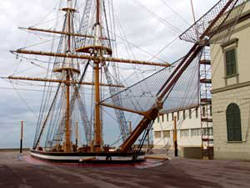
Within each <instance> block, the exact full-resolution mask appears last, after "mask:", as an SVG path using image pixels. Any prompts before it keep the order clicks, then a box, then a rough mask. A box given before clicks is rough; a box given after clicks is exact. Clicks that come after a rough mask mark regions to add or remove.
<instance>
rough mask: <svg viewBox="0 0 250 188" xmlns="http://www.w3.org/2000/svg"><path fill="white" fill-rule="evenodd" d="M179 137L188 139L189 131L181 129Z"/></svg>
mask: <svg viewBox="0 0 250 188" xmlns="http://www.w3.org/2000/svg"><path fill="white" fill-rule="evenodd" d="M180 137H181V138H183V137H189V129H183V130H181V131H180Z"/></svg>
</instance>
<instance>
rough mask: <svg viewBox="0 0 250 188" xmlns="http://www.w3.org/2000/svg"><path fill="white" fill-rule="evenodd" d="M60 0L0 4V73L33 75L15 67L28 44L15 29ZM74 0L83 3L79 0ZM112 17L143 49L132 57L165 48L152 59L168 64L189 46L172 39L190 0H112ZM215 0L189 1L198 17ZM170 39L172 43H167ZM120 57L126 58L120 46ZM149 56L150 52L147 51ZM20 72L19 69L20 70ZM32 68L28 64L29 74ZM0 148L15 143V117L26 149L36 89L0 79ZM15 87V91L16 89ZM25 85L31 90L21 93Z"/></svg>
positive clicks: (184, 21)
mask: <svg viewBox="0 0 250 188" xmlns="http://www.w3.org/2000/svg"><path fill="white" fill-rule="evenodd" d="M59 1H60V0H54V1H51V0H22V1H18V0H8V1H3V2H1V6H0V27H1V28H0V41H1V43H0V54H1V55H0V77H6V76H9V75H12V74H13V73H15V72H17V71H20V72H21V73H22V75H24V76H25V75H32V74H33V75H34V74H35V72H33V73H32V74H30V73H28V72H27V71H23V70H22V69H20V66H28V65H22V62H20V60H19V59H18V58H17V57H16V56H14V55H13V54H11V53H10V52H9V51H10V50H15V49H18V48H20V47H22V46H24V45H25V44H26V43H27V39H28V37H29V35H28V34H27V32H24V31H23V30H20V29H18V27H29V26H33V25H35V24H36V23H39V21H41V20H44V18H46V16H47V15H48V14H51V12H53V11H55V10H56V8H55V5H57V4H58V3H59ZM78 2H80V3H81V2H82V1H81V0H78ZM113 2H114V9H115V15H116V17H117V18H116V19H117V20H119V23H120V25H121V26H120V28H122V30H123V32H124V33H125V35H126V38H127V40H128V41H130V42H131V43H133V44H134V45H136V46H140V48H141V49H143V51H147V52H148V53H144V52H142V50H138V48H133V47H132V50H133V52H134V54H135V57H136V59H141V60H148V59H150V58H151V57H152V55H155V54H158V52H159V51H161V50H162V49H163V48H164V47H166V46H168V45H169V46H168V48H166V49H165V50H164V51H162V52H161V53H160V54H158V55H157V57H158V58H154V59H153V60H154V61H159V60H160V61H162V60H164V61H166V62H173V61H174V60H176V59H178V58H180V57H181V56H183V55H184V54H185V53H186V52H187V51H188V49H189V47H190V45H191V44H189V43H186V42H180V41H178V40H176V39H177V37H178V36H179V35H180V34H181V33H182V32H183V31H185V30H186V29H187V28H188V27H189V26H190V25H191V24H192V23H193V17H192V11H191V6H190V0H177V1H176V0H154V1H152V0H114V1H113ZM216 2H218V1H217V0H209V1H204V0H193V4H194V10H195V16H196V18H199V17H200V16H201V15H203V14H204V13H205V12H206V11H207V10H209V9H210V8H211V7H212V6H213V5H214V4H215V3H216ZM172 41H174V42H173V43H171V42H172ZM118 50H119V56H120V57H122V58H130V57H131V54H128V53H127V52H126V50H125V49H124V47H123V46H122V45H120V46H119V44H118ZM149 54H150V55H149ZM22 71H23V72H22ZM31 71H32V68H31V70H30V72H31ZM0 83H1V85H0V148H4V147H5V148H6V147H7V148H8V147H18V146H19V135H20V121H24V127H25V129H24V145H25V147H31V143H32V141H33V137H34V131H35V127H36V120H37V116H38V111H39V107H40V102H41V92H40V91H39V88H38V87H33V86H29V85H24V86H16V85H15V84H11V83H10V82H9V81H6V80H2V79H0ZM16 87H18V88H19V89H17V90H16V89H15V88H16ZM25 89H33V90H32V91H30V90H29V91H25Z"/></svg>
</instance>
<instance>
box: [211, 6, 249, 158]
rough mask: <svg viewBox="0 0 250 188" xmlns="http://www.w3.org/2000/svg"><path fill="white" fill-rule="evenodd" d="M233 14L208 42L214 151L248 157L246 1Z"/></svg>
mask: <svg viewBox="0 0 250 188" xmlns="http://www.w3.org/2000/svg"><path fill="white" fill-rule="evenodd" d="M236 18H237V17H234V19H231V20H229V21H228V24H229V26H230V27H228V26H227V27H224V28H223V30H222V31H221V33H219V34H218V35H217V36H215V38H214V39H213V41H212V42H211V62H212V83H213V85H212V103H213V126H214V154H215V158H217V159H241V160H250V140H249V133H250V72H249V70H250V2H248V3H247V4H246V7H245V8H244V11H243V13H242V14H241V16H240V17H239V20H238V23H237V25H235V23H236V22H235V19H236ZM230 29H231V31H230ZM227 31H228V32H227ZM224 32H225V33H224ZM229 34H232V36H231V38H230V39H229V40H227V36H228V35H229ZM223 39H224V41H223ZM218 40H220V41H223V42H222V43H221V42H219V43H218Z"/></svg>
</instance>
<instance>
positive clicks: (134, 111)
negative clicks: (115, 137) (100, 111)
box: [100, 103, 147, 116]
mask: <svg viewBox="0 0 250 188" xmlns="http://www.w3.org/2000/svg"><path fill="white" fill-rule="evenodd" d="M100 105H102V106H106V107H109V108H114V109H117V110H123V111H127V112H131V113H134V114H139V115H141V116H147V113H146V112H139V111H136V110H132V109H128V108H124V107H118V106H114V105H110V104H107V103H101V104H100Z"/></svg>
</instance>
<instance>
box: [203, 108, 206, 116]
mask: <svg viewBox="0 0 250 188" xmlns="http://www.w3.org/2000/svg"><path fill="white" fill-rule="evenodd" d="M202 116H203V117H206V108H205V106H203V107H202Z"/></svg>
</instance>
